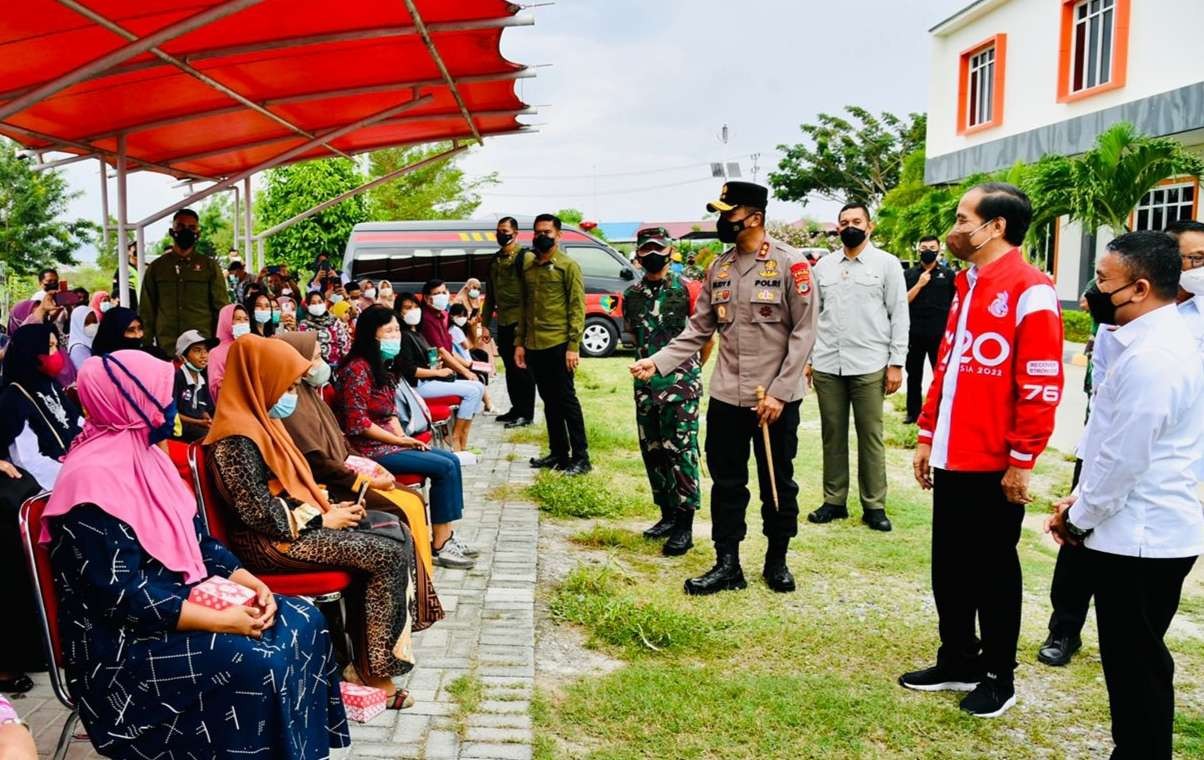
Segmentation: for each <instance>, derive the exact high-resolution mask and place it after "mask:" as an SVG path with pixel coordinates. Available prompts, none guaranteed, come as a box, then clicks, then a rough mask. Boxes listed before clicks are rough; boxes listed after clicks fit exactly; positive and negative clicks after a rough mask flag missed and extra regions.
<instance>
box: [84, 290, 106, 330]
mask: <svg viewBox="0 0 1204 760" xmlns="http://www.w3.org/2000/svg"><path fill="white" fill-rule="evenodd" d="M108 297H109V294H108V293H106V292H105V291H103V290H98V291H96V292H95V293H93V294H92V298H91V300H89V301H88V308H89V309H91V310H92V313H93V314H95V315H96V321H97V322H99V321H100V318H101V317H103V316H104V315H105V313H104V312H103V311H101V310H100V302H101V301H103V300H104V299H106V298H108Z"/></svg>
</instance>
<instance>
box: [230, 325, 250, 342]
mask: <svg viewBox="0 0 1204 760" xmlns="http://www.w3.org/2000/svg"><path fill="white" fill-rule="evenodd" d="M230 332H231V333H233V334H234V339H235V340H238V339H239V338H241V337H242V336H244V335H246V334H247V333H249V332H251V323H250V322H235V323H234V324H232V325H230Z"/></svg>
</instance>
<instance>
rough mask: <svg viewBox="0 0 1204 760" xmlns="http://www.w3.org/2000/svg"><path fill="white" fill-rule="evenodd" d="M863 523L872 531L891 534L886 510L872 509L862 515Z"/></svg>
mask: <svg viewBox="0 0 1204 760" xmlns="http://www.w3.org/2000/svg"><path fill="white" fill-rule="evenodd" d="M861 522H863V523H865V524H866V525H868V526H870V529H871V530H880V531H882V532H883V533H890V520H888V519H887V517H886V510H885V509H871V510H868V511H867V512H865V514H863V515H861Z"/></svg>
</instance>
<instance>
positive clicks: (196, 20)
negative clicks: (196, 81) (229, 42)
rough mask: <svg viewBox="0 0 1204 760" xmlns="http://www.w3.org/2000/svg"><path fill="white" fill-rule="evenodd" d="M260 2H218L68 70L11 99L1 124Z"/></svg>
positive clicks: (74, 6)
mask: <svg viewBox="0 0 1204 760" xmlns="http://www.w3.org/2000/svg"><path fill="white" fill-rule="evenodd" d="M58 1H59V3H60V4H61V5H65V6H66V7H68V8H70V9H71V10H73V11H75V12H77V13H79V14H81V15H83V16H89V17H91V16H93V15H95V14H94V13H93V12H92V11H91V10H90V9H88V8H85V7H84V6H82V5H80V4H79V3H77V2H75V0H58ZM259 2H261V0H226V2H224V3H218V4H217V5H215V6H214V7H212V8H209V9H208V10H205V11H202V12H201V13H198V14H196V15H195V16H190V17H189V18H186V19H184V20H183V21H179V22H176V23H174V24H171V25H169V26H165V27H163V28H162V29H160V30H159V31H157V32H155V33H153V34H148V35H147V36H145V37H141V38H135V39H134V40H131V41H130V44H128V45H124V46H122V47H120V48H118V49H117V50H114V51H113V52H111V53H109V54H108V55H104V56H101V57H100V58H96V59H94V60H92V61H90V62H89V63H85V64H84V65H83V66H80V67H79V68H78V69H75V70H74V71H69V72H67V73H66V74H63V75H62V76H60V77H57V78H56V79H52V80H51V81H49V82H46V83H45V84H43V85H40V86H38V87H35V88H34V89H32V90H30V91H29V92H27V93H25V94H24V95H22V96H20V97H18V98H15V99H13V100H10V101H9V102H7V103H5V104H4V105H2V106H0V121H3V120H4V119H7V118H8V117H9V116H12V115H13V114H15V113H20V112H21V111H24V110H25V109H26V108H29V107H30V106H32V105H34V104H35V103H39V102H41V101H43V100H46V99H47V98H49V97H51V96H52V95H55V94H56V93H59V92H62V91H63V90H65V89H67V88H68V87H71V86H72V85H75V84H78V83H80V82H82V81H84V80H85V79H89V78H91V77H93V76H95V75H96V74H99V73H101V72H104V71H108V70H109V69H111V68H113V67H114V66H116V65H117V64H119V63H122V62H123V61H128V60H129V59H131V58H133V57H134V56H136V55H141V54H142V53H145V52H146V51H148V50H150V49H151V48H153V47H155V46H157V45H160V44H162V43H164V42H167V41H168V40H172V39H175V38H176V37H179V36H180V35H183V34H187V33H188V32H191V31H194V30H196V29H199V28H201V27H202V26H205V25H207V24H210V23H212V22H214V21H217V20H218V19H220V18H224V17H226V16H229V15H230V14H232V13H237V12H238V11H241V10H242V9H244V8H248V7H250V6H252V5H256V4H258V3H259Z"/></svg>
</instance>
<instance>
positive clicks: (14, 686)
mask: <svg viewBox="0 0 1204 760" xmlns="http://www.w3.org/2000/svg"><path fill="white" fill-rule="evenodd" d="M32 688H33V679H32V678H30V677H29V676H27V675H25V674H24V673H22V674H21V675H19V676H17V677H16V678H4V679H0V691H2V692H5V693H7V694H24V693H25V692H27V691H29V690H30V689H32Z"/></svg>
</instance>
